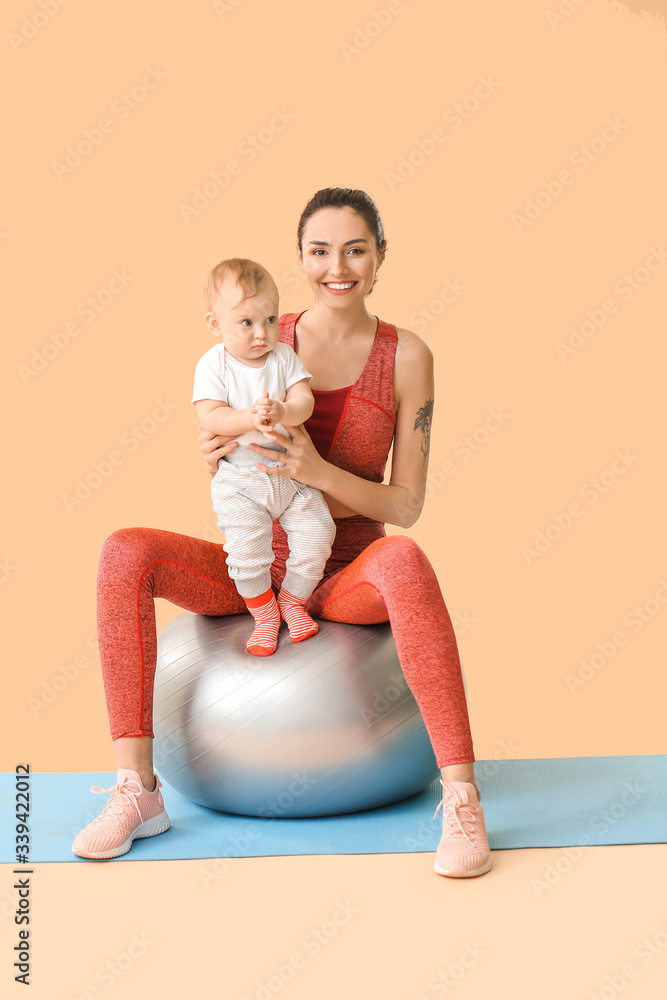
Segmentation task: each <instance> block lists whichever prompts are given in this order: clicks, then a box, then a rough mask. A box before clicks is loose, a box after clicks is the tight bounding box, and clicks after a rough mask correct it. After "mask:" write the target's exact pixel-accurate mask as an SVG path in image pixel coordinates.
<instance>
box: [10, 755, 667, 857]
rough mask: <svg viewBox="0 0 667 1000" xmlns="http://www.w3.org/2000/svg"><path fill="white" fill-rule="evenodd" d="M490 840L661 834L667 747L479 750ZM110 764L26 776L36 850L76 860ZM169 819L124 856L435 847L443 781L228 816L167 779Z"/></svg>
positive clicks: (657, 838)
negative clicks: (381, 796)
mask: <svg viewBox="0 0 667 1000" xmlns="http://www.w3.org/2000/svg"><path fill="white" fill-rule="evenodd" d="M475 775H476V779H477V783H478V784H479V786H480V789H481V793H482V804H483V806H484V815H485V817H486V825H487V831H488V835H489V844H490V846H491V850H496V851H497V850H508V849H511V848H522V847H572V846H583V845H609V844H661V843H664V842H665V840H666V839H667V836H666V835H667V780H666V779H667V757H665V756H658V755H655V756H632V757H569V758H546V759H537V760H498V761H477V762H476V764H475ZM115 780H116V775H115V772H110V773H107V774H86V773H83V774H34V775H32V776H31V779H30V783H31V789H30V806H31V814H30V820H29V826H30V838H31V844H30V860H31V861H32V862H35V863H37V862H40V861H75V862H81V861H83V860H84V859H82V858H77V857H75V855H73V854H72V853H71V846H72V841H73V840H74V837H75V836H76V834H77V833H78V832H79V830H81V829H82V827H84V826H85V825H86V824H87V823H89V822H90V821H91V820H92V819H94V818H95V817H96V816H97V815H99V813H100V811H101V809H102V807H103V805H104V802H105V801H106V799H107V796H99V797H98V796H96V795H92V794H91V793H90V788H91V785H100V786H101V787H103V788H110V787H111V786H112V785H113V784H114V783H115ZM162 792H163V795H164V799H165V806H166V809H167V812H168V814H169V818H170V820H171V829H170V830H169V831H167V832H166V833H164V834H160V835H159V836H157V837H151V838H146V839H144V840H137V841H135V843H134V845H133V847H132V850H131V851H130V852H129V853H128V854H125V855H123V856H122V857H121V858H119V859H118V860H119V861H125V860H128V861H149V860H160V861H166V860H184V859H193V858H230V857H277V856H284V855H299V854H405V853H412V852H434V851H435V849H436V847H437V845H438V841H439V840H440V835H441V832H442V820H441V816H442V811H440V812H439V813H438V816H437V818H436V819H435V820H434V819H433V813H434V812H435V809H436V806H437V804H438V802H439V801H440V798H441V792H442V789H441V787H440V785H439V783H438V781H437V780H436V781H434V782H433V784H432V785H430V786H429V787H428V788H427V789H426V790H425V791H423V792H421V793H420V794H418V795H414V796H412V797H411V798H409V799H405V800H404V801H403V802H399V803H397V804H395V805H391V806H385V807H383V808H380V809H372V810H370V811H367V812H360V813H352V814H349V815H345V816H327V817H324V818H322V819H281V818H261V819H256V818H254V817H248V816H232V815H230V814H229V813H218V812H213V811H212V810H210V809H206V808H204V807H203V806H198V805H194V804H193V803H192V802H189V801H188V800H187V799H185V798H183V796H182V795H179V794H178V792H175V791H173V790H172V789H171V788H170V787H169V786H168V785H164V786H163V789H162ZM0 808H1V809H2V817H3V822H2V833H1V839H0V861H1V862H4V863H10V864H14V863H15V862H16V854H15V843H14V840H15V825H14V822H13V820H12V819H11V817H13V815H14V812H15V777H14V775H13V774H6V773H5V774H2V775H0Z"/></svg>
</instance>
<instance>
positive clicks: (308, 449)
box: [248, 424, 327, 489]
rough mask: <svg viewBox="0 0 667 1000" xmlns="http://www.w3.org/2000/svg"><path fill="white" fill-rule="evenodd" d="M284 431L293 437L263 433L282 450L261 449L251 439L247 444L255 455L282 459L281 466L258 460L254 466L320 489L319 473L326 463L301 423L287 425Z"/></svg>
mask: <svg viewBox="0 0 667 1000" xmlns="http://www.w3.org/2000/svg"><path fill="white" fill-rule="evenodd" d="M286 430H287V431H288V432H289V434H291V436H292V440H291V441H290V439H289V438H288V437H285V435H284V434H279V433H278V431H267V432H265V436H266V437H269V438H271V440H272V441H275V442H276V444H279V445H281V446H282V447H283V448H284V449H285V451H284V452H276V451H274V450H272V449H270V448H262V446H261V445H259V444H255V443H254V442H250V443H249V444H248V447H249V448H250V449H251V450H252V451H255V452H257V454H258V456H259V455H265V456H266V457H267V458H275V459H278V460H279V461H280V462H282V465H280V466H270V465H262V463H261V461H258V463H257V468H258V469H259V470H260V471H261V472H266V473H268V475H270V476H288V477H289V478H290V479H295V480H296V481H297V483H303V485H304V486H314V487H315V488H316V489H319V488H320V485H319V483H320V481H321V478H322V473H323V472H324V468H325V466H326V465H327V463H326V462H325V461H324V459H323V458H322V457H321V455H320V454H319V452H318V451H317V450H316V448H315V445H314V444H313V442H312V440H311V438H310V435H309V433H308V431H307V430H306V429H305V427H304V426H303V424H300V425H299V427H287V426H286Z"/></svg>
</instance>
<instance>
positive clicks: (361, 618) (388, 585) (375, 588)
mask: <svg viewBox="0 0 667 1000" xmlns="http://www.w3.org/2000/svg"><path fill="white" fill-rule="evenodd" d="M425 568H427V569H428V570H430V575H429V582H430V583H431V584H433V583H435V585H436V587H437V581H436V579H435V574H434V573H433V570H432V568H431V566H430V563H429V562H428V559H427V558H426V556H425V555H424V553H423V552H422V550H421V549H420V548H419V546H418V545H417V544H416V543H415V542H414V541H413V540H412V539H411V538H409V537H408V536H407V535H388V536H387V537H385V538H378V539H376V540H375V541H374V542H371V544H370V545H369V546H367V548H365V549H364V550H363V552H362V553H361V554H360V555H358V556H357V557H356V559H354V560H353V561H352V562H351V563H350V564H349V565H348V566H346V567H345V568H344V569H342V570H340V571H339V572H338V573H335V574H334V575H333V576H330V577H328V579H326V580H325V581H324V582H323V583H322V584H320V586H319V587H318V588H317V589H316V591H315V592H314V594H313V595H312V597H311V598H310V601H309V603H308V611H309V612H310V613H311V614H313V615H315V616H316V617H318V618H324V619H326V620H327V621H337V622H349V623H350V624H352V625H374V624H377V623H379V622H386V621H390V619H391V617H393V616H392V614H391V612H392V611H393V610H394V609H396V608H398V607H399V606H400V605H401V604H404V606H405V608H406V609H407V608H409V607H410V600H411V599H412V597H413V595H412V594H411V593H409V591H410V590H411V589H412V588H411V586H410V581H411V580H413V581H414V578H415V575H416V574H418V575H419V576H420V579H421V582H422V583H423V582H425V580H424V570H425ZM438 590H439V588H438Z"/></svg>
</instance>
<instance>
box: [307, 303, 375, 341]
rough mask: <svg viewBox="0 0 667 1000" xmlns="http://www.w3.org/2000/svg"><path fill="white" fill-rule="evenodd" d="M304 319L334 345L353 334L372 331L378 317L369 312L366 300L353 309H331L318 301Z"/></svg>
mask: <svg viewBox="0 0 667 1000" xmlns="http://www.w3.org/2000/svg"><path fill="white" fill-rule="evenodd" d="M304 319H305V320H306V326H307V327H310V328H311V329H316V330H317V332H318V334H319V335H321V336H322V337H323V338H325V339H326V340H327V342H329V343H331V344H332V345H333V344H335V342H337V341H341V340H345V338H346V337H348V336H350V335H351V334H360V333H372V332H374V331H375V327H376V325H377V320H376V317H375V316H374V315H373V314H372V313H369V311H368V309H367V308H366V305H365V302H360V303H359V305H357V306H355V307H354V308H352V309H331V308H329V307H328V306H326V305H323V303H322V302H317V303H316V304H315V305H314V306H313V308H312V309H309V310H308V311H307V313H306V316H305V317H304ZM300 322H301V321H300Z"/></svg>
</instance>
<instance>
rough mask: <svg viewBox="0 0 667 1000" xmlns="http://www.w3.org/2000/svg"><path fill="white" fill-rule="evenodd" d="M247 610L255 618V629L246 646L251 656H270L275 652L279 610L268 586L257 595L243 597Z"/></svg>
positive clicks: (278, 629)
mask: <svg viewBox="0 0 667 1000" xmlns="http://www.w3.org/2000/svg"><path fill="white" fill-rule="evenodd" d="M244 601H245V602H246V604H247V606H248V611H249V612H250V614H251V615H252V616H253V618H254V619H255V631H254V632H253V634H252V635H251V636H250V638H249V639H248V642H247V644H246V648H247V650H248V652H249V653H252V655H253V656H270V655H271V653H275V651H276V646H277V645H278V632H279V631H280V612H279V611H278V605H277V604H276V598H275V594H274V593H273V590H271V588H269V589H268V590H267V591H266V593H264V594H260V596H259V597H244Z"/></svg>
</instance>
